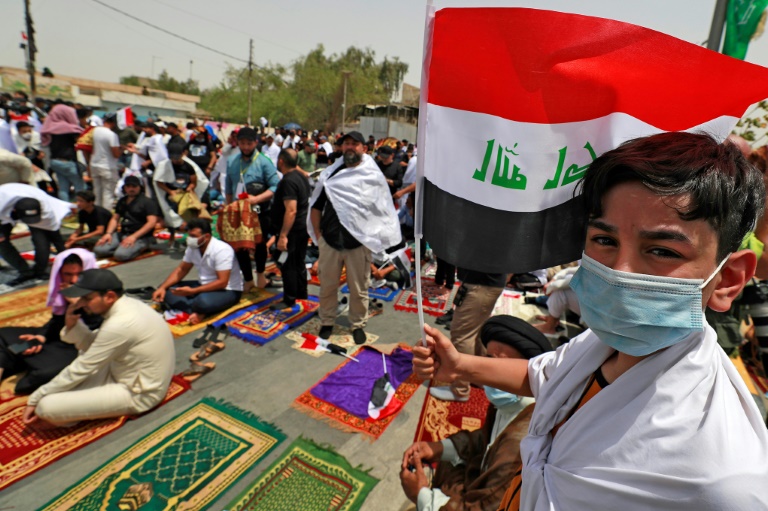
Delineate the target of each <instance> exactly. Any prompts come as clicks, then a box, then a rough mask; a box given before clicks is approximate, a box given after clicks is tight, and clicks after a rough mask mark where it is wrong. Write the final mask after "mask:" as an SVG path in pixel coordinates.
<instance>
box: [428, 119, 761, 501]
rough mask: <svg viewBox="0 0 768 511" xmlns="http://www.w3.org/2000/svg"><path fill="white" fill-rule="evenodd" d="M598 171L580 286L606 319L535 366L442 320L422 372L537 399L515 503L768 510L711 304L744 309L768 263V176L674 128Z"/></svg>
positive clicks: (614, 155) (733, 151)
mask: <svg viewBox="0 0 768 511" xmlns="http://www.w3.org/2000/svg"><path fill="white" fill-rule="evenodd" d="M582 179H583V180H582V182H581V183H580V187H581V190H582V195H581V197H582V199H581V200H583V204H584V206H585V209H586V214H587V219H588V228H587V232H586V246H585V249H584V254H583V256H582V262H581V268H580V269H579V271H578V272H577V273H576V274H575V275H574V276H573V279H572V280H571V289H573V290H574V291H575V292H576V295H577V296H578V298H579V303H580V305H581V312H582V319H583V320H584V322H585V323H586V324H587V325H589V327H590V329H589V330H587V331H586V332H584V333H583V334H582V335H580V336H578V337H576V338H574V339H572V340H571V341H570V342H569V343H567V344H564V345H562V346H560V347H559V348H558V349H557V350H556V351H554V352H551V353H546V354H544V355H541V356H539V357H536V358H534V359H532V360H530V361H528V362H524V361H521V360H515V359H498V358H480V357H474V356H471V355H465V354H460V353H458V352H457V351H456V349H455V348H454V347H453V345H452V344H451V342H450V341H449V340H448V339H447V338H446V337H445V336H444V335H442V334H441V333H440V332H438V331H437V330H435V329H434V328H431V327H427V328H426V329H425V330H426V333H427V337H426V341H427V346H426V347H422V346H417V347H414V349H413V352H414V367H415V369H416V373H417V375H418V376H420V377H422V378H436V379H438V380H441V381H452V380H454V379H456V378H459V379H466V380H468V381H471V382H473V383H475V384H478V385H487V386H491V387H494V388H498V389H500V390H505V391H507V392H512V393H514V394H517V395H523V396H533V397H535V398H536V408H535V410H534V412H533V416H532V417H531V423H530V428H529V432H528V436H527V437H526V438H525V439H523V441H522V443H521V445H520V452H521V455H522V463H523V468H522V473H521V474H520V475H518V476H516V477H515V479H514V480H513V481H512V483H511V485H510V488H509V490H508V491H507V494H506V495H505V496H504V499H503V500H502V504H501V506H500V509H503V510H516V509H524V510H526V511H534V510H535V511H538V510H544V509H546V510H559V509H567V510H594V509H621V510H622V511H635V510H638V511H640V510H648V509H665V510H678V509H679V510H689V509H696V510H713V511H714V510H722V509H765V508H766V507H768V487H767V486H766V485H765V481H766V480H768V464H767V463H766V462H765V460H766V459H768V430H766V428H765V423H764V422H763V419H762V417H761V416H760V413H759V411H758V409H757V406H756V404H755V402H754V400H753V398H752V396H751V395H750V393H749V391H748V390H747V387H746V386H745V384H744V382H743V380H742V379H741V377H740V376H739V373H738V372H737V371H736V368H735V367H734V365H733V363H732V362H731V361H730V360H729V359H728V357H727V356H726V355H725V353H724V352H723V350H722V349H721V348H720V347H719V346H718V344H717V335H716V334H715V331H714V330H713V329H712V328H711V327H710V326H709V325H708V324H707V323H706V321H705V319H704V310H703V309H704V307H705V306H706V307H710V308H712V309H714V310H716V311H725V310H728V308H729V307H730V306H731V303H732V302H733V300H734V299H736V297H737V296H738V295H739V293H740V292H741V290H742V289H743V287H744V285H745V283H747V282H748V281H749V280H750V278H751V277H752V275H753V274H754V272H755V265H756V263H757V261H756V257H755V254H754V252H752V251H751V250H738V248H739V245H740V244H741V241H742V239H743V238H744V236H745V235H746V234H747V232H748V231H749V230H750V229H751V228H752V227H753V226H754V223H755V221H756V220H757V218H759V216H760V215H761V214H762V211H763V208H764V203H765V186H764V184H763V178H762V176H761V175H760V173H759V172H758V171H757V170H756V169H755V168H754V167H752V166H751V165H750V164H748V163H747V161H746V160H745V159H744V157H743V156H742V155H741V153H740V152H739V150H738V148H736V147H735V146H734V145H732V144H730V143H728V142H726V143H723V144H719V143H718V142H717V141H716V140H714V139H712V138H711V137H709V136H708V135H701V134H692V133H684V132H679V133H675V132H670V133H661V134H658V135H653V136H650V137H645V138H640V139H635V140H632V141H629V142H626V143H624V144H622V145H621V146H619V147H618V148H616V149H614V150H611V151H608V152H606V153H605V154H603V155H601V156H600V157H598V158H597V159H595V160H594V161H593V162H592V164H591V165H590V166H589V168H588V169H587V171H586V172H585V174H584V177H583V178H582Z"/></svg>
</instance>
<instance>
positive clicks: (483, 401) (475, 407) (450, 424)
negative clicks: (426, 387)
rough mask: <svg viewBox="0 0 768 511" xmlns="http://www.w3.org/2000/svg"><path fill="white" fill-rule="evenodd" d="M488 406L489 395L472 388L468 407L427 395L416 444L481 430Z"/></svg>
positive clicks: (415, 437) (466, 403) (417, 430)
mask: <svg viewBox="0 0 768 511" xmlns="http://www.w3.org/2000/svg"><path fill="white" fill-rule="evenodd" d="M430 387H432V385H430ZM488 405H489V402H488V399H487V398H486V397H485V391H483V389H478V388H475V387H472V388H471V391H470V395H469V401H466V402H464V403H459V402H457V401H442V400H440V399H435V398H434V397H432V396H431V395H430V393H429V392H427V397H426V398H424V406H422V407H421V416H420V417H419V425H418V427H417V428H416V435H415V436H414V439H413V441H414V442H439V441H440V440H443V439H445V438H447V437H448V436H450V435H452V434H454V433H457V432H459V431H461V430H462V429H466V430H468V431H474V430H476V429H479V428H481V427H482V426H483V423H484V422H485V414H486V413H487V412H488Z"/></svg>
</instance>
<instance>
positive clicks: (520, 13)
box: [428, 8, 768, 131]
mask: <svg viewBox="0 0 768 511" xmlns="http://www.w3.org/2000/svg"><path fill="white" fill-rule="evenodd" d="M428 90H429V93H428V95H429V96H428V97H429V103H432V104H435V105H441V106H445V107H450V108H455V109H460V110H467V111H471V112H480V113H486V114H491V115H495V116H498V117H503V118H506V119H510V120H514V121H520V122H530V123H544V124H555V123H564V122H575V121H586V120H590V119H595V118H598V117H603V116H605V115H608V114H610V113H612V112H623V113H626V114H629V115H631V116H633V117H636V118H638V119H640V120H642V121H644V122H647V123H649V124H651V125H653V126H656V127H657V128H660V129H662V130H665V131H678V130H683V129H687V128H691V127H693V126H697V125H699V124H702V123H704V122H706V121H709V120H712V119H715V118H717V117H720V116H722V115H729V116H733V117H741V116H742V115H743V114H744V111H745V108H746V106H745V105H749V104H751V103H755V102H757V101H761V100H763V99H765V98H767V97H768V69H766V68H763V67H760V66H756V65H753V64H749V63H746V62H742V61H740V60H736V59H733V58H730V57H727V56H725V55H721V54H719V53H716V52H713V51H709V50H707V49H705V48H702V47H699V46H696V45H693V44H690V43H687V42H685V41H681V40H679V39H676V38H674V37H671V36H668V35H666V34H662V33H660V32H656V31H654V30H650V29H647V28H642V27H638V26H636V25H631V24H628V23H622V22H618V21H613V20H607V19H603V18H594V17H589V16H582V15H577V14H565V13H560V12H552V11H542V10H536V9H522V8H446V9H441V10H438V11H437V13H436V15H435V23H434V33H433V43H432V59H431V63H430V71H429V88H428Z"/></svg>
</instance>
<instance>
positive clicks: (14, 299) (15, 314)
mask: <svg viewBox="0 0 768 511" xmlns="http://www.w3.org/2000/svg"><path fill="white" fill-rule="evenodd" d="M47 296H48V286H47V285H44V286H37V287H32V288H29V289H21V290H19V291H13V292H11V293H6V294H4V295H0V326H43V325H44V324H45V323H46V322H47V321H48V319H50V317H51V313H50V311H49V310H48V307H46V305H45V299H46V298H47ZM42 317H44V318H45V319H44V320H43V322H42V323H40V320H41V318H42ZM35 323H39V324H35Z"/></svg>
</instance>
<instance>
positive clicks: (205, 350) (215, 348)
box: [189, 341, 227, 362]
mask: <svg viewBox="0 0 768 511" xmlns="http://www.w3.org/2000/svg"><path fill="white" fill-rule="evenodd" d="M226 347H227V346H226V344H224V343H223V342H216V341H208V342H207V343H206V344H205V346H203V347H202V348H200V349H199V350H198V351H197V352H195V353H193V354H192V355H191V356H190V357H189V360H190V361H192V362H200V361H201V360H204V359H206V358H208V357H210V356H211V355H213V354H214V353H216V352H219V351H221V350H223V349H224V348H226Z"/></svg>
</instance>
